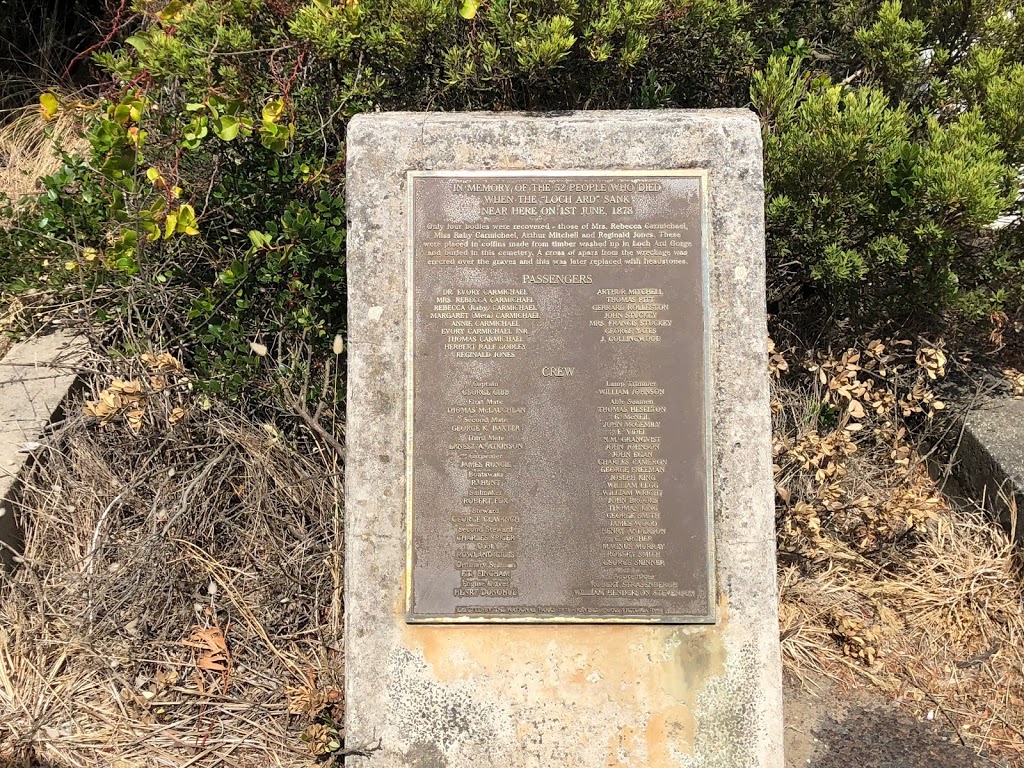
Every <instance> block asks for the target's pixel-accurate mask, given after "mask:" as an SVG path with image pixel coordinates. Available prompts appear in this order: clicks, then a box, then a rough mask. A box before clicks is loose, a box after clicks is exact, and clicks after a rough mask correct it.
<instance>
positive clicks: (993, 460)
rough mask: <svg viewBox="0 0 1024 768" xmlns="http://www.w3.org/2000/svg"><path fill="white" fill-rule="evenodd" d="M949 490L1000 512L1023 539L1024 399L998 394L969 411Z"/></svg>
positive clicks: (950, 493)
mask: <svg viewBox="0 0 1024 768" xmlns="http://www.w3.org/2000/svg"><path fill="white" fill-rule="evenodd" d="M952 479H953V481H954V482H953V483H952V484H950V485H949V486H947V488H946V490H947V493H948V494H949V495H951V496H953V497H954V498H957V497H965V500H968V501H969V502H970V503H972V504H977V505H979V506H982V507H984V508H985V509H987V510H989V511H990V512H992V513H993V514H995V515H997V516H998V517H999V518H1000V519H1001V520H1002V521H1003V523H1004V524H1005V525H1006V526H1007V527H1008V528H1009V529H1010V530H1012V531H1014V533H1015V534H1016V538H1017V541H1018V542H1020V541H1022V540H1024V526H1022V525H1021V521H1020V518H1019V515H1020V513H1021V512H1022V511H1024V400H1013V399H1010V398H994V399H992V400H990V401H988V402H986V403H984V404H982V405H981V406H980V407H978V408H975V409H974V410H972V411H970V412H969V413H968V414H967V416H966V418H965V420H964V424H963V439H962V440H961V441H960V448H959V450H958V451H957V455H956V464H955V465H954V468H953V478H952Z"/></svg>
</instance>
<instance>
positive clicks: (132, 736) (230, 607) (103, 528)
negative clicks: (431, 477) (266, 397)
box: [0, 355, 343, 768]
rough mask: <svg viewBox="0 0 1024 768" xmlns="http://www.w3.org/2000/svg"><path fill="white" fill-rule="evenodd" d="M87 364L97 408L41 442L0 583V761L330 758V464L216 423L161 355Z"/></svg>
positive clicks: (336, 602) (333, 624) (336, 640)
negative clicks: (20, 550) (16, 555)
mask: <svg viewBox="0 0 1024 768" xmlns="http://www.w3.org/2000/svg"><path fill="white" fill-rule="evenodd" d="M87 367H89V368H93V369H101V370H108V371H109V372H110V373H109V374H105V375H100V376H98V377H97V381H99V386H98V387H97V388H96V389H97V391H93V392H89V393H86V394H85V395H84V399H86V400H88V401H92V402H93V403H94V404H95V403H107V404H111V405H112V411H109V410H104V412H103V414H102V417H101V416H88V415H85V414H84V413H83V411H82V405H81V404H79V405H78V406H77V407H76V408H75V409H74V410H73V412H72V413H70V414H69V416H68V418H67V420H66V421H65V422H64V423H63V424H62V425H60V426H59V427H57V428H56V429H55V430H54V431H53V432H52V434H50V435H48V436H47V437H45V438H44V440H43V441H42V443H43V445H42V447H41V448H40V449H39V453H38V456H39V458H40V461H39V462H38V464H37V468H36V470H35V471H34V474H33V475H32V477H31V478H30V481H29V482H28V483H27V486H26V488H25V489H24V491H23V493H22V494H21V505H22V506H21V509H20V513H19V514H18V517H19V519H20V522H21V525H22V527H23V528H24V531H25V550H24V556H23V558H22V563H21V565H20V566H19V567H18V568H17V569H16V570H15V571H14V573H13V575H12V576H11V577H10V578H9V579H7V580H4V579H3V577H0V764H2V765H14V766H20V765H26V766H27V765H35V764H36V761H38V762H39V763H41V764H46V765H53V766H60V768H65V767H68V768H70V767H71V766H74V767H75V768H93V767H95V768H99V767H100V766H103V767H104V768H107V767H109V766H117V768H134V767H135V766H139V767H140V768H141V766H152V765H175V766H197V767H201V766H213V765H231V766H261V767H262V766H308V765H310V764H311V763H312V758H313V754H311V753H312V752H313V751H316V752H317V754H318V755H320V756H322V757H324V758H330V757H331V756H330V750H331V749H332V748H336V747H337V746H338V744H337V741H338V739H337V735H338V731H337V728H336V727H335V723H337V722H339V720H340V718H341V705H342V704H341V701H340V699H341V694H340V690H341V689H342V655H343V651H342V645H341V637H342V627H341V618H342V604H341V594H342V592H341V590H342V584H341V578H342V569H341V563H342V559H341V558H342V555H341V546H342V535H341V531H340V526H341V519H340V514H341V512H340V511H341V508H342V499H341V493H342V491H341V473H340V471H339V467H338V465H337V460H336V459H334V458H332V457H333V454H332V453H331V452H330V451H328V450H326V449H325V448H318V446H317V445H316V444H315V442H310V444H309V445H307V446H305V448H304V450H303V451H301V452H300V451H297V450H294V449H292V448H289V447H288V446H287V445H285V444H284V443H283V442H282V440H281V439H280V437H279V436H278V435H277V434H276V432H274V431H273V430H272V429H267V428H265V427H263V426H261V425H256V424H250V423H247V422H244V421H241V420H240V419H239V418H238V417H236V416H231V415H228V414H224V413H218V412H217V410H216V408H215V407H210V406H209V405H208V403H206V402H205V401H204V400H203V398H202V397H201V396H199V395H197V394H195V393H193V392H192V390H191V387H190V384H191V380H190V378H189V376H188V374H187V373H186V372H185V371H184V370H182V369H181V368H180V366H179V365H178V364H177V363H176V362H175V361H174V360H173V358H170V357H169V356H167V355H163V356H153V357H148V358H145V359H144V360H142V361H122V362H119V363H117V364H116V369H115V368H114V367H113V364H112V363H111V362H110V361H107V360H104V359H101V358H96V359H93V360H90V361H89V364H88V366H87ZM114 374H116V377H115V375H114ZM204 406H205V407H204ZM91 410H92V411H97V410H98V409H97V407H96V406H95V405H94V406H92V407H91ZM314 726H315V727H314ZM307 733H311V734H312V735H313V736H315V737H316V738H315V739H313V740H312V743H311V740H310V738H309V737H306V740H304V736H306V734H307ZM332 759H333V758H332Z"/></svg>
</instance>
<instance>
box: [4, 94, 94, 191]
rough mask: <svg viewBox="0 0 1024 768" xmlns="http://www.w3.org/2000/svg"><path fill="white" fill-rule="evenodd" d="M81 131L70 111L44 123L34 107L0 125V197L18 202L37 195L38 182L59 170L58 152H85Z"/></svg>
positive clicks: (21, 111) (78, 122) (76, 117)
mask: <svg viewBox="0 0 1024 768" xmlns="http://www.w3.org/2000/svg"><path fill="white" fill-rule="evenodd" d="M80 131H81V118H80V117H79V116H78V115H76V114H75V113H74V112H73V111H62V112H59V113H58V114H57V116H56V117H55V118H54V119H53V120H51V121H50V122H46V121H45V120H43V117H42V115H41V114H40V113H39V108H38V107H37V106H28V107H24V108H23V109H21V110H19V112H18V113H17V114H16V115H14V116H13V117H11V118H10V119H9V120H8V121H7V122H6V123H4V124H3V125H0V195H7V197H9V198H10V199H11V200H12V201H17V200H18V199H19V198H20V197H22V196H23V195H29V194H33V193H35V192H38V191H39V188H38V185H37V180H38V179H39V178H40V177H42V176H47V175H49V174H51V173H54V172H55V171H57V170H59V169H60V167H61V161H60V158H59V157H58V156H57V148H62V149H63V150H64V151H66V152H71V153H73V152H76V151H82V150H84V149H85V147H86V142H85V140H84V139H83V138H82V137H81V135H80Z"/></svg>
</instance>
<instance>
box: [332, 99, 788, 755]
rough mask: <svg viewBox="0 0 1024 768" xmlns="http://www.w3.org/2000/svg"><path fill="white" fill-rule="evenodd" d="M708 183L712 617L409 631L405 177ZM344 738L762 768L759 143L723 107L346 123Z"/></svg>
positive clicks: (770, 709)
mask: <svg viewBox="0 0 1024 768" xmlns="http://www.w3.org/2000/svg"><path fill="white" fill-rule="evenodd" d="M510 168H530V169H547V168H565V169H569V168H585V169H658V168H704V169H706V170H707V172H708V189H709V194H708V205H709V216H708V220H709V227H710V232H709V248H710V258H711V290H710V296H711V344H712V359H713V361H714V369H713V372H712V373H713V380H714V385H713V397H712V424H713V459H714V470H715V479H714V499H715V536H716V548H717V561H718V562H717V573H718V580H717V582H718V590H719V595H718V606H719V610H718V623H717V624H715V625H710V626H696V625H690V626H684V625H620V626H613V625H600V624H590V625H565V624H554V625H552V624H545V625H532V626H531V625H509V624H502V625H459V626H450V625H440V626H439V625H422V624H421V625H411V624H407V623H406V621H405V594H404V589H405V583H406V581H405V565H406V561H405V558H406V548H405V504H404V499H405V405H404V403H405V394H404V387H405V318H406V313H405V297H406V291H405V259H406V253H407V242H406V238H407V230H406V226H407V225H406V221H407V211H406V199H407V198H406V172H407V171H409V170H431V169H434V170H442V169H450V170H473V169H510ZM347 173H348V176H347V195H348V215H349V218H350V221H349V235H348V274H349V400H348V425H347V435H348V446H347V447H348V462H347V481H346V482H347V505H346V547H347V549H346V555H347V557H346V624H347V626H346V664H347V683H346V745H347V746H348V747H349V748H360V747H366V746H371V745H374V744H376V743H377V741H378V740H379V741H380V744H381V749H380V750H379V751H377V752H375V753H374V754H373V755H372V757H370V758H362V757H350V758H349V763H348V764H350V765H364V764H369V765H371V766H381V767H382V768H392V767H397V766H402V767H403V768H404V767H406V766H409V767H410V768H411V767H412V766H417V767H419V768H470V767H472V768H485V767H487V766H493V767H494V768H498V767H505V766H509V767H511V766H517V767H518V766H523V767H524V768H526V767H528V766H529V767H534V766H535V767H536V768H554V767H555V766H558V767H559V768H561V767H562V766H576V767H578V768H607V767H608V766H630V767H632V768H640V767H641V766H644V767H649V768H667V766H681V767H685V768H697V767H699V768H778V767H779V766H781V765H782V764H783V758H782V712H781V691H782V687H781V671H780V662H779V643H778V621H777V613H776V588H775V562H774V529H773V523H774V512H773V496H772V484H771V451H770V420H769V409H768V386H767V377H766V375H765V373H764V371H765V368H764V359H765V355H766V326H765V305H764V281H765V276H764V219H763V183H762V168H761V143H760V131H759V126H758V124H757V121H756V119H755V118H754V116H753V115H752V114H750V113H748V112H745V111H741V110H725V111H701V112H688V111H659V112H622V113H607V112H587V113H575V114H568V115H559V116H551V117H543V116H540V117H539V116H519V115H479V114H474V115H467V114H448V115H442V114H400V113H392V114H383V115H366V116H360V117H357V118H355V119H354V120H353V121H352V123H351V124H350V127H349V135H348V162H347Z"/></svg>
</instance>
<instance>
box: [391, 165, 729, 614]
mask: <svg viewBox="0 0 1024 768" xmlns="http://www.w3.org/2000/svg"><path fill="white" fill-rule="evenodd" d="M502 176H505V177H535V176H553V177H557V176H638V177H643V176H672V177H695V178H699V179H700V222H701V273H702V280H701V299H702V301H703V313H702V317H701V319H702V323H703V326H704V334H703V339H702V342H703V344H702V357H703V360H704V451H705V472H706V478H705V483H706V485H705V489H706V490H705V506H706V510H705V522H706V524H707V564H708V568H707V578H706V580H705V583H706V584H707V587H708V597H709V600H708V606H709V608H710V610H709V612H708V613H707V614H700V615H697V614H694V615H685V614H681V615H672V616H611V615H607V616H601V615H592V616H531V615H529V614H526V615H516V616H478V615H470V616H451V615H447V614H439V615H414V614H413V604H412V603H413V566H414V556H413V526H414V515H413V490H414V489H413V442H414V440H413V438H414V435H413V423H414V416H415V414H414V403H415V391H414V380H415V377H414V371H413V361H414V351H415V333H416V327H415V326H416V323H415V320H416V317H415V314H416V313H415V296H414V293H415V292H414V284H413V278H414V272H415V269H414V268H415V256H416V243H415V237H414V234H415V218H414V210H413V186H414V181H415V180H416V179H417V178H437V177H442V178H452V177H502ZM405 201H406V229H407V231H406V257H405V286H406V288H405V298H406V302H405V542H406V546H405V580H404V581H405V583H404V588H405V621H406V623H407V624H632V625H636V624H694V625H709V624H717V623H718V586H717V578H716V576H717V573H718V568H717V560H716V547H715V492H714V484H713V483H714V463H715V461H714V454H713V453H712V451H713V448H714V445H713V442H714V441H713V440H712V435H711V431H712V413H711V410H712V405H713V404H712V399H711V398H712V391H713V389H712V387H713V383H714V381H713V378H714V377H713V370H712V360H711V266H712V264H711V253H710V232H709V229H710V221H709V206H708V171H707V169H705V168H677V169H673V168H657V169H655V168H651V169H644V168H633V169H627V170H622V169H601V168H594V169H581V168H566V169H552V168H545V169H534V170H531V169H522V168H517V169H494V170H420V171H414V170H410V171H406V191H405Z"/></svg>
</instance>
